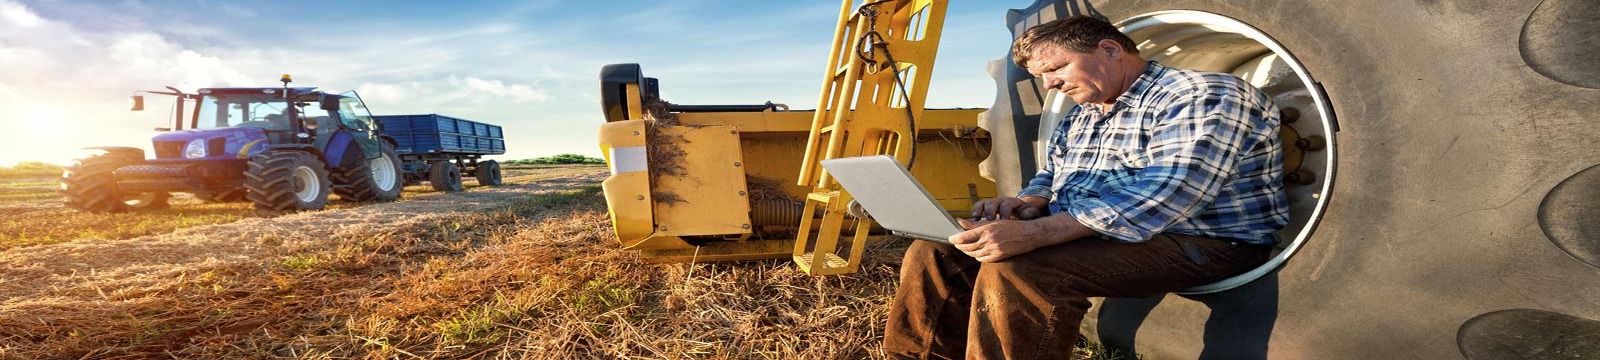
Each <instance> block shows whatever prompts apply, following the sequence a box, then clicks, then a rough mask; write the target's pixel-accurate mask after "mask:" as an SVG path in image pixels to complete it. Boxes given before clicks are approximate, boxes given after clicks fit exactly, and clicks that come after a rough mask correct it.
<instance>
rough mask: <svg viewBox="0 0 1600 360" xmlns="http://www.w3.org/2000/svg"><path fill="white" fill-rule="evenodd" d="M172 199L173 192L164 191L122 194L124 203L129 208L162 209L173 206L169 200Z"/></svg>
mask: <svg viewBox="0 0 1600 360" xmlns="http://www.w3.org/2000/svg"><path fill="white" fill-rule="evenodd" d="M171 199H172V194H169V193H164V192H153V193H138V194H127V193H124V194H123V195H122V203H123V204H126V205H127V209H128V210H161V209H167V208H171V207H172V206H171V204H170V203H168V202H167V201H168V200H171Z"/></svg>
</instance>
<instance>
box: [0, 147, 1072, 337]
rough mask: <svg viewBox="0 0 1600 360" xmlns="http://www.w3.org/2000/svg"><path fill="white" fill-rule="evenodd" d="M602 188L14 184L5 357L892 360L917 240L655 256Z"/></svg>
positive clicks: (562, 173) (8, 185)
mask: <svg viewBox="0 0 1600 360" xmlns="http://www.w3.org/2000/svg"><path fill="white" fill-rule="evenodd" d="M604 177H605V168H603V167H593V166H582V167H560V166H557V167H515V168H508V169H507V174H506V183H507V185H505V186H499V187H474V186H471V183H470V181H469V187H468V190H467V191H466V192H462V193H454V194H446V193H437V192H432V191H430V190H428V189H427V188H425V187H410V188H407V189H406V193H405V195H404V196H405V197H404V198H403V199H402V201H400V202H395V203H386V204H349V203H343V202H339V201H334V202H331V204H333V206H331V207H330V209H328V210H323V211H317V212H307V213H299V214H292V215H286V216H280V217H274V218H262V217H256V216H255V215H252V214H251V210H250V205H249V204H248V203H227V204H202V203H199V202H198V201H197V200H194V199H188V198H181V199H175V200H174V202H173V206H172V208H171V209H168V210H158V211H150V212H131V213H121V214H84V213H78V212H75V211H72V210H69V209H66V208H64V207H62V206H61V204H60V203H61V200H60V198H59V196H57V195H53V194H54V189H55V183H54V181H53V179H50V178H38V177H13V178H0V219H4V220H0V221H4V223H0V229H3V232H0V358H5V359H57V358H59V359H76V358H97V359H136V358H137V359H143V358H537V359H588V358H781V359H794V358H803V359H839V358H845V359H849V358H881V357H882V354H881V353H880V352H879V351H878V349H877V345H878V343H879V341H880V339H881V337H882V333H883V329H882V327H883V323H884V319H885V316H886V314H887V309H888V303H889V299H890V297H891V296H892V294H893V290H894V287H895V286H896V283H897V278H896V276H897V273H898V264H897V263H898V258H899V256H900V254H901V251H903V247H904V246H905V245H906V243H905V242H904V241H891V242H884V243H877V244H875V245H874V246H873V249H872V251H871V252H869V254H868V259H867V260H866V261H865V262H864V264H863V265H862V270H861V272H859V273H856V274H851V275H843V276H829V277H813V276H809V275H806V274H804V273H802V272H801V271H799V270H798V269H796V268H795V267H794V266H793V265H792V264H789V263H788V262H783V261H765V262H746V263H712V264H705V263H701V264H648V263H642V262H640V261H639V260H638V259H637V258H636V257H635V256H634V254H633V253H631V252H628V251H625V250H621V249H619V248H618V247H617V246H616V244H615V240H614V239H613V237H612V235H611V229H610V224H609V218H608V216H607V214H606V209H605V201H604V197H603V194H601V193H600V188H599V181H600V180H602V179H604ZM1083 356H1085V358H1088V356H1090V355H1089V354H1088V353H1087V352H1085V353H1084V354H1083Z"/></svg>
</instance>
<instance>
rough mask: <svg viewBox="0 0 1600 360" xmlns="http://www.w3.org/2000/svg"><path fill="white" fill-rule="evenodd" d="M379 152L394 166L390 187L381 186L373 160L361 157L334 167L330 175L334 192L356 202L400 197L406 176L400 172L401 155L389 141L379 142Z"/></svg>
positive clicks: (342, 197) (381, 200) (340, 196)
mask: <svg viewBox="0 0 1600 360" xmlns="http://www.w3.org/2000/svg"><path fill="white" fill-rule="evenodd" d="M378 151H379V153H381V154H382V155H381V156H383V157H385V158H388V159H389V164H391V167H392V168H394V174H393V175H394V182H393V183H392V184H390V185H389V188H388V189H384V188H381V187H379V186H378V185H379V184H378V182H377V180H376V178H374V177H373V176H372V175H373V174H372V161H373V160H368V159H359V160H355V161H351V164H350V165H349V166H345V167H342V168H338V169H334V170H333V171H332V172H330V174H329V176H330V177H331V179H332V180H333V184H334V187H333V193H334V194H337V195H339V198H341V199H344V200H346V201H355V202H390V201H395V200H398V199H400V193H401V190H403V189H402V188H404V187H405V177H404V176H403V175H402V174H401V172H400V155H399V154H396V153H395V151H394V147H393V146H390V145H389V143H387V142H379V148H378Z"/></svg>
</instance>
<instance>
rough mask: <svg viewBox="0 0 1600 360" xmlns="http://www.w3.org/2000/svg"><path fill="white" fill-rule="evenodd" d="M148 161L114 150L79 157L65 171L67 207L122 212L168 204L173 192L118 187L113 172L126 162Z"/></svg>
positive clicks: (129, 163) (92, 210) (63, 177)
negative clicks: (126, 191)
mask: <svg viewBox="0 0 1600 360" xmlns="http://www.w3.org/2000/svg"><path fill="white" fill-rule="evenodd" d="M142 162H144V159H143V158H141V157H140V156H137V155H133V154H128V153H120V152H110V153H105V154H99V155H92V156H89V157H85V158H82V159H78V161H77V162H75V163H73V164H72V166H70V167H67V169H66V171H63V172H62V173H61V179H60V181H61V192H62V194H63V195H66V198H67V207H71V208H73V209H78V210H81V211H87V212H119V211H127V210H153V209H165V208H167V200H168V199H169V198H170V195H168V194H167V193H164V192H159V193H134V194H129V193H124V192H122V191H120V190H118V189H117V180H116V179H115V178H114V177H113V176H112V172H114V171H117V169H119V168H122V167H123V166H128V165H134V164H138V163H142Z"/></svg>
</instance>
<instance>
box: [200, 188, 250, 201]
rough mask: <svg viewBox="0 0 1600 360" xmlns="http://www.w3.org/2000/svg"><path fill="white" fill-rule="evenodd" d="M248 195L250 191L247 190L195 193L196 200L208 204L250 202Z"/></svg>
mask: <svg viewBox="0 0 1600 360" xmlns="http://www.w3.org/2000/svg"><path fill="white" fill-rule="evenodd" d="M248 194H249V191H247V190H245V189H233V190H228V191H222V192H214V193H195V194H194V198H195V199H200V201H204V202H207V203H231V202H241V201H246V200H249V198H247V197H246V196H247V195H248Z"/></svg>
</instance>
